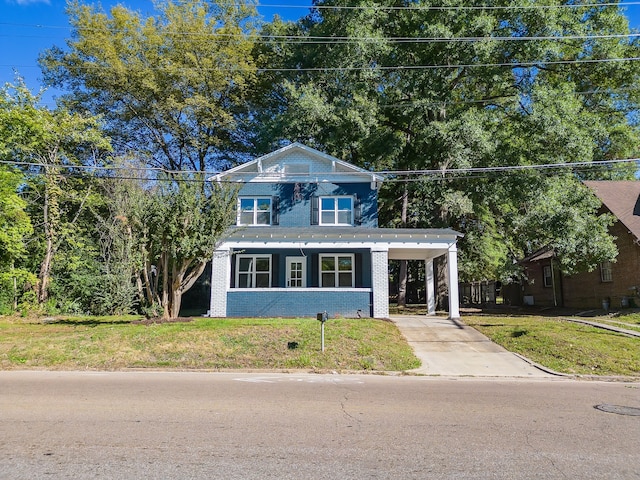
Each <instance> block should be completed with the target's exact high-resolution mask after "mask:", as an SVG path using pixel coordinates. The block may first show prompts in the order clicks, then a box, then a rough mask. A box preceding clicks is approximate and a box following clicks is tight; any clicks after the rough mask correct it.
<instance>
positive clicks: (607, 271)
mask: <svg viewBox="0 0 640 480" xmlns="http://www.w3.org/2000/svg"><path fill="white" fill-rule="evenodd" d="M600 281H602V282H613V272H612V271H611V262H602V263H601V264H600Z"/></svg>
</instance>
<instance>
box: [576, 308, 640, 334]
mask: <svg viewBox="0 0 640 480" xmlns="http://www.w3.org/2000/svg"><path fill="white" fill-rule="evenodd" d="M587 320H593V321H594V322H598V323H604V324H607V325H612V326H614V327H619V328H624V329H626V330H634V331H636V332H640V313H636V312H634V313H622V314H619V315H615V316H609V315H606V316H602V317H596V318H588V319H587Z"/></svg>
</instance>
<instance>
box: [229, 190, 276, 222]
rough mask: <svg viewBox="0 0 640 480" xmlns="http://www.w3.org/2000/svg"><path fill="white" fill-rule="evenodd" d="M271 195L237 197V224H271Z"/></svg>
mask: <svg viewBox="0 0 640 480" xmlns="http://www.w3.org/2000/svg"><path fill="white" fill-rule="evenodd" d="M272 206H273V205H272V200H271V197H240V198H238V219H237V224H238V225H271V212H272Z"/></svg>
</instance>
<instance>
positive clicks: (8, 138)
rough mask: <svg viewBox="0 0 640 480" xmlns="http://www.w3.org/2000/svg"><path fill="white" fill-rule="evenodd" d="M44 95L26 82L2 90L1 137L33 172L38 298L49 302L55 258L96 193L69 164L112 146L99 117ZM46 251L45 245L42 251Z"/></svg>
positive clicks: (11, 154) (6, 151) (96, 155)
mask: <svg viewBox="0 0 640 480" xmlns="http://www.w3.org/2000/svg"><path fill="white" fill-rule="evenodd" d="M38 103H39V96H38V95H33V94H32V93H31V92H30V91H29V89H28V88H27V87H26V86H25V85H24V83H22V82H19V83H18V85H16V86H7V87H5V88H4V89H3V90H2V92H1V94H0V138H1V139H2V152H3V155H4V156H7V157H10V158H11V160H13V161H19V162H22V168H23V169H24V171H25V172H26V173H27V174H28V176H29V185H30V190H29V191H30V192H31V193H32V194H33V195H34V196H32V198H31V203H30V206H29V209H30V210H32V211H33V212H34V213H33V214H32V218H34V216H35V218H37V222H34V224H35V225H36V226H37V229H36V234H39V235H40V238H39V239H38V240H39V243H41V244H42V245H43V248H42V251H41V257H40V260H39V267H38V287H37V290H38V301H39V302H41V303H42V302H45V301H46V300H47V298H48V295H49V283H50V279H51V272H52V267H53V263H54V258H55V256H56V252H57V251H58V248H59V247H60V245H61V244H62V242H63V240H70V239H72V238H73V235H72V234H71V232H70V230H71V229H72V228H73V226H74V225H75V224H76V222H77V220H78V218H79V216H80V213H81V212H82V210H83V209H84V207H85V205H86V202H87V201H88V200H90V198H91V195H92V187H91V184H87V183H85V182H82V181H81V182H75V181H72V179H71V178H70V177H69V176H68V175H67V174H68V173H70V170H69V167H73V166H74V165H81V164H85V163H89V162H91V163H94V164H95V163H96V162H97V161H98V159H99V158H101V156H102V155H103V154H104V153H106V152H108V151H109V150H110V149H111V145H110V143H109V141H108V139H107V138H105V136H104V134H103V132H102V130H101V129H100V125H99V122H98V119H97V118H96V117H92V116H85V115H82V114H78V113H71V112H69V111H68V110H66V109H64V108H59V109H56V110H49V109H47V108H45V107H40V106H39V105H38ZM38 251H40V249H38Z"/></svg>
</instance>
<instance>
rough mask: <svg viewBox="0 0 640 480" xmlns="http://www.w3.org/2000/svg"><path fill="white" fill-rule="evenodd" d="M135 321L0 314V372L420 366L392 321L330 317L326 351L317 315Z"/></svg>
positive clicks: (328, 368) (321, 368)
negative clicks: (23, 370) (1, 370)
mask: <svg viewBox="0 0 640 480" xmlns="http://www.w3.org/2000/svg"><path fill="white" fill-rule="evenodd" d="M136 319H137V318H136V317H124V318H123V317H60V318H56V319H53V320H47V321H46V322H43V321H42V320H41V319H31V320H29V319H21V318H15V317H13V318H11V317H10V318H8V317H3V318H0V369H3V370H10V369H51V370H75V369H99V370H118V369H126V368H165V369H166V368H168V369H210V370H217V369H281V370H282V369H284V370H286V369H306V370H318V371H329V370H337V371H348V370H357V371H361V370H375V371H403V370H409V369H412V368H416V367H418V366H419V365H420V362H419V360H418V359H417V358H416V357H415V356H414V355H413V352H412V350H411V348H410V347H409V346H408V345H407V344H406V342H405V341H404V338H403V337H402V336H401V334H400V332H399V331H398V329H397V328H396V327H395V325H393V324H392V323H390V322H385V321H379V320H371V319H362V320H351V319H335V320H330V321H329V322H327V323H326V325H325V352H324V353H323V352H321V348H320V323H319V322H318V321H316V320H315V319H210V318H197V319H195V320H194V321H191V322H177V323H161V324H151V325H140V324H132V323H131V321H132V320H136ZM289 342H296V343H297V348H295V349H290V348H289V346H288V344H289Z"/></svg>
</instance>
